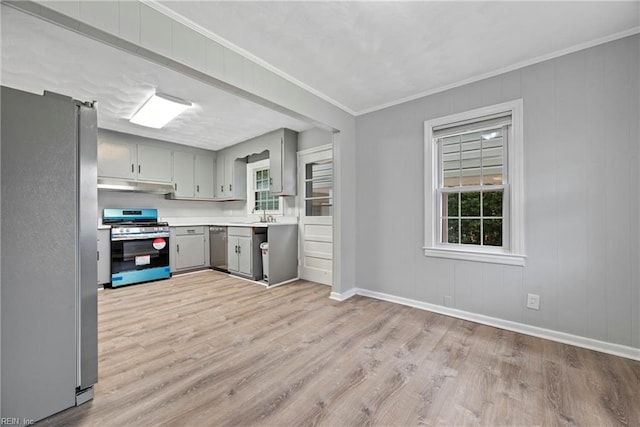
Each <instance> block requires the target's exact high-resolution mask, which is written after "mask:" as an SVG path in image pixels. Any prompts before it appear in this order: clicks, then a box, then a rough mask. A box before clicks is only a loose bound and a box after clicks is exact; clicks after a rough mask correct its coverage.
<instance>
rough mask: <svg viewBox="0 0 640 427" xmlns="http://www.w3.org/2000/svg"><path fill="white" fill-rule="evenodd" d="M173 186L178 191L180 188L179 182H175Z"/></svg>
mask: <svg viewBox="0 0 640 427" xmlns="http://www.w3.org/2000/svg"><path fill="white" fill-rule="evenodd" d="M173 188H174V189H175V190H176V191H177V190H178V183H177V182H176V183H175V184H173Z"/></svg>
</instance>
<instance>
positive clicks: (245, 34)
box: [157, 0, 640, 113]
mask: <svg viewBox="0 0 640 427" xmlns="http://www.w3.org/2000/svg"><path fill="white" fill-rule="evenodd" d="M157 3H160V7H167V8H169V9H171V10H172V11H174V12H176V13H177V14H179V15H181V16H183V17H184V18H186V19H187V20H190V21H191V22H193V23H195V24H197V25H199V26H201V27H203V28H204V29H206V30H208V31H210V32H212V33H215V34H217V35H219V36H221V37H223V38H224V39H226V40H228V41H229V42H231V43H233V44H235V45H236V46H238V47H240V48H242V49H244V50H246V51H248V52H250V53H252V54H253V55H255V56H257V57H258V58H260V59H262V60H264V61H266V62H267V63H269V64H271V65H273V66H274V67H276V68H278V69H280V70H281V71H283V72H284V73H286V74H287V75H289V76H291V77H293V78H294V79H296V80H298V81H300V82H302V83H304V84H306V85H307V86H310V87H311V88H313V89H315V90H316V91H319V92H321V93H322V94H324V95H326V96H327V97H329V98H331V99H333V100H334V101H335V103H336V104H338V105H341V106H343V107H345V109H347V110H350V111H352V112H356V113H362V112H365V111H369V110H373V109H377V108H379V107H380V106H384V105H388V104H393V103H395V102H397V101H398V100H402V99H406V98H412V97H416V95H419V94H425V93H430V92H433V91H437V90H439V89H442V88H445V87H449V86H452V85H455V84H457V83H460V82H465V81H469V80H472V79H474V78H478V77H479V76H483V75H487V74H491V73H496V72H498V71H500V70H504V69H508V68H513V67H517V66H519V65H523V64H526V63H528V62H531V61H532V60H534V59H539V58H544V57H549V56H553V55H554V54H557V53H560V52H566V51H567V50H572V49H574V48H578V47H581V46H584V45H585V44H590V43H592V42H594V41H602V40H606V39H608V38H611V36H612V35H618V36H619V35H620V34H622V33H624V34H629V33H631V32H634V31H635V32H637V31H638V26H639V25H640V2H639V1H637V0H636V1H626V2H612V1H586V2H584V1H549V2H540V1H533V2H520V1H518V2H505V1H491V2H489V1H474V2H442V1H441V2H434V1H417V2H416V1H413V2H408V1H390V2H377V1H376V2H371V1H358V2H354V1H346V2H345V1H337V2H335V1H334V2H332V1H313V2H308V1H241V2H234V1H227V2H212V1H159V2H157ZM634 29H635V30H634ZM614 38H615V36H614Z"/></svg>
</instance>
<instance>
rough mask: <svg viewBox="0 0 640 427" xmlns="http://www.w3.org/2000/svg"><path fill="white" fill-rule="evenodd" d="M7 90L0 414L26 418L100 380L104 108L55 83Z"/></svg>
mask: <svg viewBox="0 0 640 427" xmlns="http://www.w3.org/2000/svg"><path fill="white" fill-rule="evenodd" d="M0 100H1V108H2V109H1V110H0V113H1V123H0V124H1V140H0V147H1V166H0V167H1V182H0V184H1V195H0V203H1V216H0V220H1V233H2V234H1V248H0V250H1V252H0V257H1V259H2V262H1V269H0V278H1V288H0V289H1V299H2V303H1V317H2V318H1V327H2V336H1V337H2V339H1V348H0V355H1V360H0V361H1V364H2V372H1V374H2V376H1V377H0V378H1V379H0V380H1V382H2V390H1V391H2V395H1V403H2V406H1V410H2V414H1V417H2V419H3V420H9V422H10V423H12V424H14V425H20V424H25V423H26V424H29V423H30V422H32V421H37V420H40V419H42V418H45V417H47V416H49V415H52V414H54V413H57V412H60V411H62V410H64V409H67V408H69V407H72V406H75V405H78V404H81V403H84V402H86V401H87V400H89V399H91V398H92V397H93V385H94V384H95V383H96V382H97V377H98V372H97V347H98V346H97V271H96V270H97V262H96V253H97V247H96V246H97V230H96V226H97V222H98V221H97V216H98V208H97V189H96V185H97V166H96V163H97V115H96V110H95V108H94V105H93V104H91V103H83V102H79V101H75V100H73V99H72V98H69V97H65V96H61V95H57V94H53V93H49V92H45V94H44V95H36V94H32V93H27V92H23V91H19V90H15V89H12V88H7V87H4V86H3V87H1V91H0ZM16 421H17V423H16Z"/></svg>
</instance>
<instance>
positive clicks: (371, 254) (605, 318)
mask: <svg viewBox="0 0 640 427" xmlns="http://www.w3.org/2000/svg"><path fill="white" fill-rule="evenodd" d="M639 51H640V36H638V35H636V36H633V37H628V38H625V39H621V40H617V41H614V42H610V43H607V44H604V45H600V46H596V47H593V48H590V49H587V50H583V51H579V52H576V53H573V54H570V55H566V56H563V57H560V58H556V59H553V60H549V61H546V62H543V63H539V64H536V65H532V66H528V67H526V68H523V69H520V70H516V71H513V72H509V73H506V74H502V75H499V76H496V77H493V78H489V79H486V80H482V81H479V82H476V83H473V84H468V85H465V86H462V87H459V88H456V89H452V90H448V91H446V92H442V93H438V94H434V95H431V96H427V97H424V98H421V99H418V100H415V101H411V102H407V103H404V104H401V105H398V106H394V107H390V108H387V109H385V110H381V111H377V112H373V113H370V114H367V115H363V116H360V117H358V118H357V121H356V125H357V147H356V150H357V168H356V171H357V177H356V180H357V190H358V191H357V200H356V206H357V217H358V222H357V230H356V236H357V237H356V240H357V242H356V244H357V251H356V253H357V255H356V274H357V276H356V277H357V286H358V287H359V288H364V289H368V290H371V291H378V292H383V293H387V294H391V295H394V296H400V297H405V298H410V299H414V300H418V301H421V302H427V303H432V304H438V305H444V298H445V297H446V296H450V297H452V299H453V301H452V303H451V304H450V305H451V306H452V307H454V308H457V309H460V310H465V311H468V312H472V313H476V314H482V315H487V316H492V317H496V318H500V319H505V320H509V321H515V322H521V323H524V324H528V325H533V326H539V327H543V328H548V329H552V330H556V331H561V332H567V333H570V334H575V335H578V336H582V337H589V338H593V339H598V340H603V341H606V342H610V343H617V344H622V345H627V346H632V347H640V320H639V313H640V294H639V292H640V291H639V287H640V285H639V278H638V277H639V274H638V265H639V264H640V254H639V251H638V242H639V240H640V231H639V227H638V218H640V215H639V197H638V194H639V191H640V188H639V177H638V170H639V169H640V167H639V166H640V164H639V160H638V151H639V145H640V142H639V140H640V136H639V131H638V122H639V121H640V115H639V108H638V102H639V98H640V93H639V89H638V75H639V73H640V70H639V64H638V63H639V58H638V55H639ZM517 98H522V99H523V102H524V137H525V140H524V156H525V158H524V161H525V171H524V178H525V249H526V254H527V256H528V259H527V262H526V266H525V267H513V266H502V265H497V264H483V263H478V262H470V261H454V260H446V259H436V258H427V257H425V256H424V255H423V253H422V250H421V247H422V246H423V244H424V242H423V239H424V238H423V234H424V223H423V211H424V204H423V203H424V177H423V166H424V157H423V156H424V146H423V144H424V140H423V139H424V130H423V123H424V121H425V120H428V119H432V118H436V117H442V116H446V115H449V114H453V113H457V112H462V111H466V110H470V109H474V108H477V107H481V106H485V105H491V104H495V103H499V102H504V101H509V100H513V99H517ZM528 292H531V293H536V294H539V295H540V296H541V304H540V310H539V311H534V310H529V309H526V308H525V299H526V295H527V293H528Z"/></svg>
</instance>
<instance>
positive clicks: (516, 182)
mask: <svg viewBox="0 0 640 427" xmlns="http://www.w3.org/2000/svg"><path fill="white" fill-rule="evenodd" d="M507 111H510V112H511V129H510V136H509V138H508V146H507V165H506V168H507V177H508V179H507V183H508V194H506V193H505V196H506V203H507V206H506V209H505V210H506V212H507V213H508V215H509V226H508V231H507V233H506V234H507V239H508V244H506V245H505V247H507V248H509V249H505V248H495V247H488V246H476V245H468V246H465V245H452V244H443V243H441V242H439V239H438V236H439V228H438V227H439V226H438V222H439V219H438V215H437V209H438V207H439V205H440V203H439V201H438V179H439V155H438V148H437V143H436V140H435V138H434V136H433V129H434V127H437V126H442V125H446V124H451V123H456V122H462V121H465V120H471V119H474V118H480V117H483V116H488V115H492V114H497V113H502V112H507ZM522 123H523V102H522V99H517V100H514V101H509V102H504V103H501V104H496V105H490V106H487V107H482V108H477V109H474V110H470V111H465V112H462V113H457V114H452V115H448V116H445V117H438V118H436V119H432V120H426V121H425V122H424V135H425V136H424V138H425V139H424V156H425V157H424V165H425V175H424V180H425V182H424V184H425V199H424V226H425V228H424V242H425V243H424V247H423V248H422V249H423V250H424V255H425V256H428V257H435V258H450V259H460V260H468V261H479V262H487V263H495V264H506V265H519V266H523V265H524V264H525V259H526V255H525V251H524V209H523V207H524V182H523V181H524V180H523V176H524V161H523V154H524V144H523V140H524V134H523V128H522Z"/></svg>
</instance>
